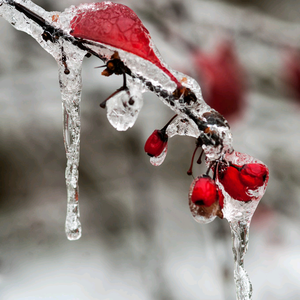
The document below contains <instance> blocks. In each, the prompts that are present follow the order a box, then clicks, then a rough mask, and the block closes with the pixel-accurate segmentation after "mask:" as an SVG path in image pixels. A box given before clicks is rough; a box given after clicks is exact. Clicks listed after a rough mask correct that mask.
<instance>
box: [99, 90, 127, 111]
mask: <svg viewBox="0 0 300 300" xmlns="http://www.w3.org/2000/svg"><path fill="white" fill-rule="evenodd" d="M121 91H127V92H128V93H129V90H128V88H127V87H126V86H125V87H124V85H123V86H122V87H120V88H119V89H117V90H116V91H115V92H113V93H112V94H111V95H110V96H109V97H108V98H106V99H105V100H104V101H103V102H101V103H100V107H101V108H105V107H106V102H107V101H108V100H109V99H110V98H111V97H113V96H115V95H116V94H118V93H119V92H121Z"/></svg>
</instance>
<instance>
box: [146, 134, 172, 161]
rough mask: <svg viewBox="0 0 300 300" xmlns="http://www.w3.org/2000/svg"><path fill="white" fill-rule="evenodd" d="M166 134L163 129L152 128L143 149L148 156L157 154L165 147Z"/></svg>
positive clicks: (166, 141)
mask: <svg viewBox="0 0 300 300" xmlns="http://www.w3.org/2000/svg"><path fill="white" fill-rule="evenodd" d="M167 143H168V136H167V135H166V133H165V131H164V130H157V129H156V130H154V131H153V133H152V134H151V135H150V136H149V138H148V139H147V141H146V143H145V146H144V150H145V152H146V153H147V154H148V155H149V156H152V157H153V156H155V157H157V156H159V155H160V154H161V153H162V152H163V151H164V149H165V148H166V147H167Z"/></svg>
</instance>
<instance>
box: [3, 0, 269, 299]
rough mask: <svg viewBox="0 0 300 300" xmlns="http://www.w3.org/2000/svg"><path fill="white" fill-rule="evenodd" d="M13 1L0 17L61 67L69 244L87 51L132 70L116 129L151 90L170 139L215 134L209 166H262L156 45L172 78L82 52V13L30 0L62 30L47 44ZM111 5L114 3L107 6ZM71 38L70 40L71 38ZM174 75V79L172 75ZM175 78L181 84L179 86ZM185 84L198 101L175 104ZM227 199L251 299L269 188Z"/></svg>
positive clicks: (75, 211)
mask: <svg viewBox="0 0 300 300" xmlns="http://www.w3.org/2000/svg"><path fill="white" fill-rule="evenodd" d="M13 3H14V1H12V0H2V1H0V15H1V16H2V17H4V18H5V19H6V20H7V21H8V22H10V23H11V24H12V25H13V26H14V27H15V28H16V29H18V30H22V31H25V32H27V33H28V34H29V35H31V36H32V37H33V38H35V39H36V40H37V41H38V43H39V44H40V45H41V46H42V47H43V48H44V49H45V50H46V51H48V52H49V53H50V54H51V55H52V56H53V57H54V58H55V59H56V61H57V62H58V65H59V82H60V88H61V94H62V106H63V123H64V128H63V135H64V143H65V149H66V156H67V167H66V174H65V177H66V185H67V195H68V197H67V198H68V205H67V218H66V228H65V229H66V234H67V237H68V239H70V240H76V239H78V238H80V236H81V224H80V221H79V204H78V192H79V191H78V165H79V148H80V99H81V66H82V60H83V58H84V56H85V54H86V53H87V51H88V52H90V53H92V54H94V55H98V56H99V57H101V59H102V60H103V61H104V62H107V61H108V60H109V59H110V58H111V57H112V55H113V54H114V53H115V52H118V55H119V57H120V59H121V61H122V62H123V63H124V65H125V66H126V67H128V68H129V69H130V71H131V78H128V79H127V83H128V90H122V91H119V92H118V93H116V94H115V95H113V96H112V97H111V98H110V99H109V100H108V101H107V103H106V106H107V118H108V120H109V122H110V123H111V124H112V126H113V127H115V128H116V129H117V130H121V131H122V130H127V129H128V128H130V127H132V126H133V125H134V123H135V121H136V119H137V116H138V113H139V111H140V110H141V108H142V105H143V100H142V93H143V92H145V91H152V92H154V93H156V95H157V96H158V97H159V98H160V99H161V100H162V101H163V103H164V104H166V105H167V106H169V107H170V108H171V109H172V110H173V111H174V112H175V113H176V114H177V117H176V118H175V119H174V120H173V121H172V123H171V124H170V125H169V127H168V128H167V131H166V133H167V135H168V136H169V137H172V136H174V135H187V136H191V137H195V138H198V137H199V136H202V137H203V138H205V139H207V140H211V139H212V136H211V135H210V133H207V132H203V129H201V124H203V123H205V124H207V127H208V128H209V129H210V131H213V132H214V133H215V135H216V137H217V138H218V139H220V140H221V141H222V145H219V146H215V145H214V144H213V143H212V144H211V145H203V146H202V148H203V150H204V152H205V154H206V160H207V162H215V161H217V160H219V159H222V158H225V159H226V160H227V161H232V162H233V163H236V164H239V165H243V164H245V163H248V162H253V161H255V162H257V160H255V159H253V158H252V157H250V156H247V155H244V156H241V155H238V154H237V152H235V151H233V147H232V135H231V132H230V129H229V126H227V125H226V124H224V126H223V125H220V124H219V125H218V126H217V125H216V124H209V123H208V122H207V119H206V115H205V113H211V112H214V110H212V109H211V108H210V107H209V106H208V105H207V104H206V103H205V101H204V100H203V98H202V94H201V89H200V86H199V85H198V83H197V82H196V81H195V80H194V79H193V78H190V77H189V76H187V75H185V74H183V73H180V72H177V71H175V70H172V69H171V68H170V67H169V66H168V65H166V64H165V63H164V62H163V60H162V58H161V56H160V54H159V52H158V50H157V49H156V48H155V46H154V45H153V43H152V42H151V46H152V47H153V49H154V52H155V54H156V56H157V57H158V58H159V59H160V60H161V64H162V66H163V67H164V68H165V70H166V69H167V70H168V72H170V73H169V74H167V73H166V72H165V70H164V69H163V68H161V67H158V66H156V65H155V64H153V63H151V62H150V61H147V60H145V59H143V58H141V57H139V56H136V55H134V54H133V53H129V52H126V51H123V50H122V49H119V48H115V47H112V46H109V45H106V44H103V43H100V42H95V41H86V40H83V41H81V45H82V46H83V47H81V48H84V49H85V50H87V51H84V50H80V49H79V48H78V47H77V46H75V45H73V43H72V40H73V41H74V38H73V37H72V36H71V35H70V30H71V28H70V21H71V20H72V18H73V17H74V16H75V15H76V11H77V10H78V8H76V7H74V6H71V7H70V8H68V9H66V10H65V12H63V13H58V12H46V11H45V10H43V9H42V8H40V7H38V6H37V5H35V4H33V3H32V2H31V1H30V0H19V1H18V3H21V4H22V5H23V6H25V7H26V8H27V9H29V10H30V11H32V12H35V13H36V14H37V15H38V16H40V17H41V18H43V19H44V20H46V22H47V23H48V24H50V25H51V26H53V27H55V28H59V29H60V30H61V31H63V33H64V36H58V37H57V40H56V41H55V42H51V41H49V40H48V41H45V39H43V38H42V34H43V33H44V29H42V27H41V26H40V25H38V24H37V23H36V22H34V21H32V20H31V19H29V18H28V17H27V16H25V15H24V14H23V13H21V12H19V11H17V10H16V9H15V8H14V6H13ZM107 5H110V2H107ZM82 7H85V9H91V10H93V9H95V7H94V4H93V3H91V4H84V5H82V6H81V8H82ZM66 37H67V38H66ZM170 74H172V76H173V79H172V78H171V77H170V76H169V75H170ZM174 78H176V80H177V83H176V82H175V81H174ZM178 83H180V84H181V85H182V86H183V87H186V88H188V89H190V90H191V91H192V92H193V93H194V95H195V96H196V99H197V101H195V102H193V101H192V102H191V103H187V102H185V101H184V99H183V98H182V97H181V98H179V99H176V101H174V97H173V92H174V90H175V89H176V87H177V86H178ZM166 153H167V148H165V150H164V151H163V153H162V154H161V155H160V156H159V157H155V158H151V159H150V161H151V163H152V164H153V165H160V164H161V163H162V162H163V160H164V158H165V156H166ZM217 183H218V185H219V187H220V188H221V189H222V191H223V193H224V195H225V200H224V201H225V202H224V208H223V210H222V213H223V215H224V218H226V219H227V220H228V222H229V224H230V228H231V232H232V241H233V247H232V248H233V254H234V262H235V270H234V278H235V282H236V290H237V299H238V300H241V299H243V300H246V299H251V294H252V286H251V283H250V280H249V278H248V275H247V273H246V271H245V269H244V256H245V253H246V251H247V247H248V239H249V227H250V222H251V218H252V215H253V213H254V211H255V209H256V207H257V205H258V202H259V200H260V198H261V197H262V196H263V193H264V191H265V188H266V186H264V187H262V188H261V189H259V190H258V191H254V192H253V193H254V197H255V200H253V201H249V202H247V203H246V202H241V201H237V200H235V199H232V198H231V197H230V196H229V195H228V194H227V193H226V191H225V190H224V188H223V187H222V184H221V183H220V182H217ZM190 208H191V211H192V214H193V217H194V218H195V220H196V221H197V222H200V223H207V221H212V219H213V217H212V218H210V219H209V220H205V219H203V218H202V217H199V215H198V212H197V211H196V210H195V207H192V206H191V205H190Z"/></svg>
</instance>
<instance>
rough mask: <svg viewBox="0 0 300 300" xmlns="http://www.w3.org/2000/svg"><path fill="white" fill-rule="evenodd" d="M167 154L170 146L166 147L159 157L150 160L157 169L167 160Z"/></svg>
mask: <svg viewBox="0 0 300 300" xmlns="http://www.w3.org/2000/svg"><path fill="white" fill-rule="evenodd" d="M167 152H168V144H167V145H166V147H165V148H164V150H163V151H162V153H161V154H160V155H159V156H153V157H151V158H150V163H151V164H152V165H153V166H155V167H157V166H160V165H161V164H162V163H163V161H164V160H165V158H166V156H167Z"/></svg>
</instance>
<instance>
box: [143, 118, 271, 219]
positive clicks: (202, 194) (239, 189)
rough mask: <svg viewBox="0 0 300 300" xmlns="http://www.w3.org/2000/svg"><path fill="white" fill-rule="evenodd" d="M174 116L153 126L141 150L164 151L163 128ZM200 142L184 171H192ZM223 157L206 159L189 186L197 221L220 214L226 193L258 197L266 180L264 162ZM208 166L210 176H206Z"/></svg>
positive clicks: (153, 154)
mask: <svg viewBox="0 0 300 300" xmlns="http://www.w3.org/2000/svg"><path fill="white" fill-rule="evenodd" d="M175 117H176V115H175V116H174V117H173V118H172V119H171V120H170V121H169V122H168V123H167V124H166V125H165V126H164V127H163V128H162V129H160V130H158V129H156V130H154V132H153V133H152V134H151V135H150V137H149V138H148V139H147V141H146V143H145V147H144V150H145V152H146V153H147V154H148V155H149V156H151V157H159V156H161V155H162V153H163V152H164V151H166V149H167V143H168V135H167V134H166V130H167V128H168V126H169V125H170V124H171V123H172V121H173V119H174V118H175ZM202 146H203V144H202V140H201V139H200V138H199V139H197V142H196V148H195V151H194V153H193V156H192V161H191V166H190V168H189V170H188V171H187V174H188V175H193V172H192V167H193V162H194V157H195V154H196V151H197V149H198V148H199V147H202ZM233 153H235V154H237V155H238V156H245V154H242V153H238V152H235V151H234V152H233ZM202 155H203V150H202V151H201V154H200V156H199V158H198V160H197V163H198V164H200V163H201V157H202ZM224 157H226V155H224ZM224 157H223V159H220V160H217V161H214V162H212V163H210V166H209V168H208V170H207V172H206V174H203V175H201V176H198V177H197V178H196V179H194V180H193V182H192V184H191V186H190V192H189V205H190V209H191V212H192V215H193V216H194V218H195V219H196V221H198V222H200V223H208V222H211V221H212V220H213V219H214V218H215V217H216V216H218V217H220V218H221V219H222V218H223V213H222V209H223V207H224V196H226V195H228V196H229V197H231V198H232V199H234V200H237V201H242V202H248V201H251V200H258V199H259V194H257V192H258V191H259V188H260V187H263V186H265V185H266V184H267V181H268V178H269V170H268V168H267V167H266V166H265V165H264V164H261V163H257V162H251V163H245V164H242V165H238V164H234V163H232V162H231V161H230V160H226V159H225V158H224ZM211 170H212V172H213V178H212V177H211V176H209V172H210V171H211Z"/></svg>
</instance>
